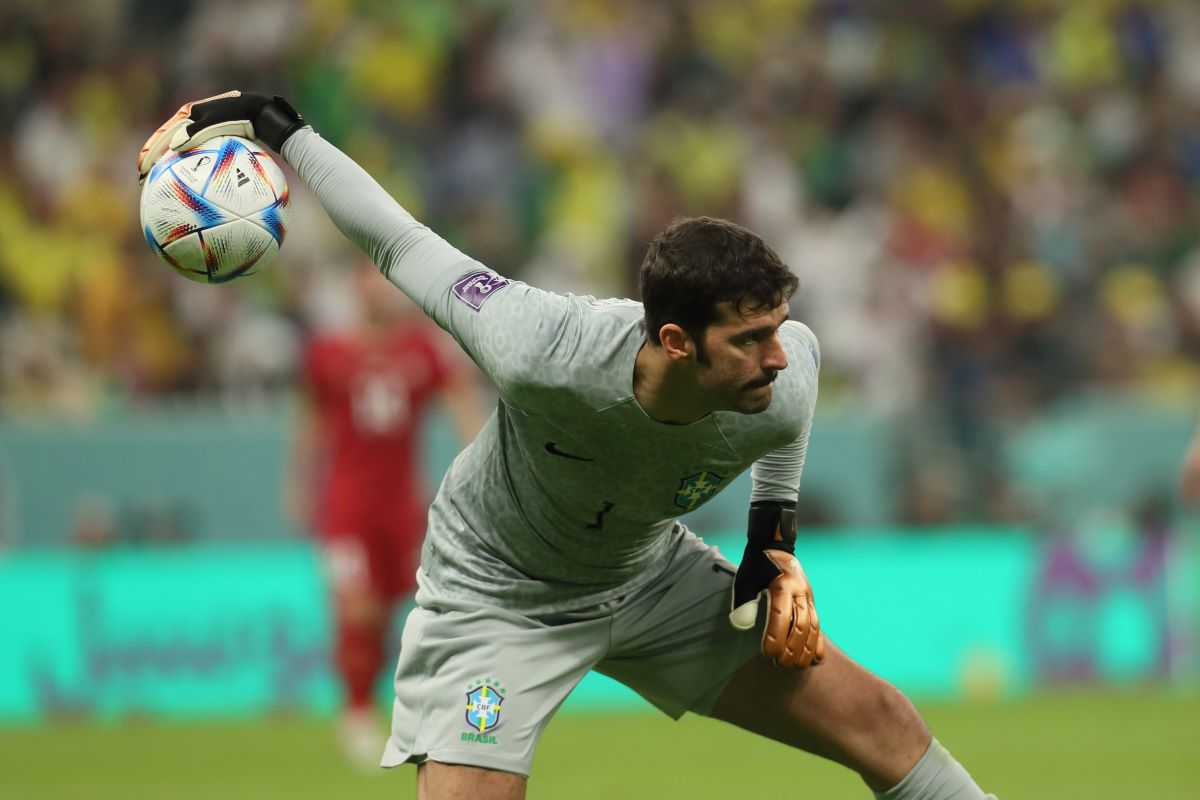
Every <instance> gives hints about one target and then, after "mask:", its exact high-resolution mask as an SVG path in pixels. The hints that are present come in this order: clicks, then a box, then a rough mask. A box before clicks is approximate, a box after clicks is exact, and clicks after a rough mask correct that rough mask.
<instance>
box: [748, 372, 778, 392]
mask: <svg viewBox="0 0 1200 800" xmlns="http://www.w3.org/2000/svg"><path fill="white" fill-rule="evenodd" d="M778 377H779V372H778V371H775V372H770V373H767V374H764V375H763V376H762V377H761V378H758V379H757V380H753V381H750V382H749V383H747V384H746V388H747V389H759V388H762V387H763V386H770V385H771V384H772V383H774V382H775V379H776V378H778Z"/></svg>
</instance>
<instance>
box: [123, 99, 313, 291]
mask: <svg viewBox="0 0 1200 800" xmlns="http://www.w3.org/2000/svg"><path fill="white" fill-rule="evenodd" d="M181 113H182V109H181ZM169 124H170V123H168V125H169ZM165 127H166V126H164V128H165ZM160 153H161V155H160V157H159V159H158V160H157V161H156V162H155V163H154V164H153V166H151V167H150V169H149V170H148V172H147V175H146V179H145V182H144V183H143V184H142V197H141V223H142V232H143V234H144V235H145V237H146V243H147V244H149V245H150V248H151V249H152V250H154V252H155V253H156V254H157V255H158V256H159V257H160V258H161V259H162V260H163V261H165V262H166V263H167V264H169V265H170V266H171V268H172V269H174V270H175V271H176V272H178V273H179V274H180V275H183V276H184V277H185V278H188V279H190V280H194V281H200V282H202V283H224V282H226V281H230V280H233V279H234V278H238V277H241V276H243V275H249V274H251V273H253V272H254V271H255V270H256V269H257V268H258V267H260V266H261V265H263V264H265V263H267V262H268V261H269V260H270V259H271V258H272V257H273V256H274V255H275V253H277V252H278V251H279V247H280V246H281V245H282V244H283V237H284V235H285V233H286V231H287V227H288V222H289V218H290V214H289V207H288V187H287V180H286V178H285V177H284V174H283V170H281V169H280V168H279V165H278V164H276V163H275V160H274V159H273V158H272V157H271V156H270V154H269V153H267V151H266V150H265V149H264V148H263V147H262V146H261V145H259V144H257V143H255V142H252V141H250V140H248V139H244V138H241V137H236V136H218V137H216V138H211V139H208V140H207V141H205V142H204V143H203V144H201V145H199V146H198V147H196V148H195V149H193V150H186V151H184V152H176V151H175V150H169V149H164V150H161V151H160Z"/></svg>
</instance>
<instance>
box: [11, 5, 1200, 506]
mask: <svg viewBox="0 0 1200 800" xmlns="http://www.w3.org/2000/svg"><path fill="white" fill-rule="evenodd" d="M76 6H78V8H76ZM134 31H137V32H136V33H133V32H134ZM213 31H220V32H221V33H220V35H214V34H213V33H212V32H213ZM235 86H241V87H245V88H257V89H266V90H277V91H280V92H281V93H284V94H287V95H289V96H291V97H294V98H295V100H296V102H297V105H298V106H299V107H301V108H304V109H305V110H306V112H307V113H309V114H310V116H311V117H312V119H313V121H314V122H315V123H316V125H317V127H318V128H319V129H320V130H321V131H322V132H323V133H324V134H325V135H327V136H329V137H330V138H332V139H334V140H335V141H337V143H338V144H339V145H340V146H342V147H344V148H345V149H346V150H348V151H349V152H350V153H351V155H353V156H354V157H355V158H357V159H358V160H359V161H360V162H362V163H363V164H364V165H365V166H366V167H367V168H368V169H369V170H370V171H371V172H372V173H373V174H375V175H378V176H381V179H382V180H383V182H384V183H385V184H386V185H387V188H388V189H389V190H390V191H392V192H393V193H395V194H396V195H397V196H398V198H399V199H400V200H401V201H402V202H403V203H404V204H405V205H406V206H407V207H409V208H410V209H411V210H412V211H413V212H414V213H415V214H416V215H417V216H418V217H419V218H422V219H425V220H426V221H428V222H429V223H430V224H431V226H432V227H434V228H435V229H436V230H439V231H442V232H445V233H447V234H448V236H449V238H450V239H451V240H453V241H456V243H458V244H461V245H462V246H463V248H464V249H465V250H466V251H467V252H470V253H472V254H474V255H476V256H477V257H479V258H481V259H482V260H484V261H485V262H487V263H489V264H491V265H492V266H494V267H496V268H497V269H500V270H501V271H503V272H505V273H506V274H512V275H515V276H518V277H523V278H525V279H527V280H529V281H531V282H533V283H536V284H538V285H542V286H544V287H546V288H550V289H554V288H559V287H563V286H572V287H576V288H578V287H579V286H584V287H587V288H586V290H587V291H591V292H594V293H597V294H602V295H610V294H628V293H630V292H631V291H633V289H632V287H631V283H630V280H629V276H630V274H631V271H632V268H633V266H634V265H636V264H637V263H638V261H639V260H640V256H641V253H642V250H643V248H644V246H645V243H646V241H647V240H648V237H649V232H650V231H654V230H657V229H659V228H661V227H662V225H663V224H664V223H665V222H666V221H667V220H669V219H670V218H671V217H672V216H674V215H677V214H694V213H706V214H713V215H724V216H728V217H730V218H733V219H735V220H739V221H742V222H745V223H746V224H748V225H750V226H751V227H752V228H754V229H756V230H761V231H763V232H764V234H765V235H766V238H767V239H768V241H769V242H770V243H771V244H772V245H774V246H775V247H776V248H777V249H778V250H779V251H780V253H781V254H783V255H784V257H785V258H786V259H787V260H788V261H789V263H791V264H792V265H793V267H794V268H795V269H796V271H797V272H798V273H799V275H800V277H801V291H800V293H799V295H798V296H797V298H796V300H795V304H796V308H795V313H796V314H797V316H799V317H801V318H803V319H805V320H807V321H808V322H809V323H810V324H811V325H812V327H813V328H814V330H815V331H816V332H817V334H818V335H819V336H820V337H821V339H822V342H823V354H824V382H823V387H822V402H823V403H825V404H835V405H853V406H855V407H858V408H864V409H868V410H869V411H870V412H871V413H874V414H877V415H880V416H882V417H884V418H886V419H888V420H891V421H894V422H895V423H896V428H897V430H903V429H920V430H923V431H928V432H930V435H931V436H933V437H934V439H933V440H932V441H930V442H928V443H927V450H928V451H930V452H937V453H939V454H945V455H944V457H943V456H941V455H939V456H938V458H936V459H935V460H934V461H933V462H930V463H926V462H921V461H920V460H919V459H920V456H918V455H917V454H916V451H915V450H912V449H910V448H901V449H902V450H903V451H904V452H906V453H911V454H912V455H911V456H910V457H909V458H907V459H902V460H901V463H898V464H897V465H896V470H897V478H898V482H904V483H905V484H906V485H907V486H908V487H909V488H908V489H907V490H906V493H907V496H908V500H907V501H906V503H907V506H906V508H907V510H906V512H905V513H906V514H907V516H908V517H909V518H910V519H912V520H914V521H917V520H929V519H938V520H946V521H953V520H989V519H996V518H998V517H1004V516H1005V515H1007V514H1009V513H1011V512H1012V505H1011V503H1008V502H1007V501H1004V500H1003V499H1002V498H1004V497H1006V496H1008V492H1007V490H1006V489H1005V487H1004V486H1003V480H1002V476H1001V475H1000V474H998V473H997V471H996V470H995V469H994V465H995V460H996V458H997V445H998V442H999V441H1001V440H1002V439H1003V437H1004V435H1005V433H1006V432H1008V431H1009V430H1011V429H1012V428H1013V427H1014V426H1018V425H1020V424H1021V423H1022V422H1023V421H1025V420H1027V419H1029V418H1030V416H1032V415H1034V414H1036V413H1038V412H1039V411H1040V410H1042V409H1044V408H1046V407H1048V406H1049V405H1050V404H1052V403H1054V402H1056V401H1058V400H1060V399H1062V398H1064V397H1067V396H1069V395H1071V394H1073V393H1076V392H1080V391H1085V390H1087V389H1089V388H1093V387H1101V388H1104V389H1106V390H1110V391H1119V392H1132V393H1143V394H1153V395H1157V396H1167V397H1174V398H1187V397H1195V396H1196V394H1197V391H1198V390H1200V370H1198V369H1197V360H1196V357H1197V356H1198V355H1200V247H1198V245H1200V237H1198V236H1197V229H1196V226H1195V225H1194V219H1195V217H1196V214H1197V211H1198V208H1197V199H1196V198H1197V197H1200V191H1198V189H1200V4H1197V3H1195V2H1192V1H1191V0H1104V1H1103V2H1090V3H1080V2H1067V1H1066V0H1029V1H1028V2H1021V3H1012V2H1004V1H1003V0H971V2H951V1H950V0H945V1H944V2H929V3H919V4H915V3H903V2H898V0H878V2H871V3H846V2H842V1H841V0H748V2H744V3H731V2H724V1H723V0H703V1H702V2H682V1H681V0H672V1H671V2H663V3H655V4H645V3H637V2H634V0H580V2H573V3H558V2H551V0H533V2H527V3H511V2H504V1H503V0H469V1H468V2H462V3H453V4H449V3H443V2H440V1H439V0H416V2H408V3H403V4H388V3H370V2H364V1H363V0H357V1H352V2H325V1H324V0H251V1H250V2H238V3H233V2H219V3H194V2H189V1H188V0H173V1H172V2H161V3H149V2H144V0H114V1H112V2H86V3H82V4H72V8H71V10H70V11H69V12H68V11H67V10H65V7H61V8H60V7H59V6H55V5H54V4H36V3H28V2H19V3H10V4H6V5H5V6H4V7H3V9H0V110H2V111H3V113H4V116H5V119H6V120H11V123H12V124H11V125H9V126H6V127H5V129H4V130H3V131H0V231H2V233H0V314H3V319H0V328H2V329H3V331H4V333H3V335H2V336H0V380H2V384H0V403H2V406H0V410H2V411H3V413H6V414H14V413H50V414H73V415H86V414H88V413H91V410H93V409H95V408H96V407H99V406H102V405H105V404H111V403H113V402H127V403H147V402H157V401H159V400H161V399H163V398H166V397H170V396H177V395H181V394H182V395H210V394H216V395H219V396H224V397H227V398H229V397H232V398H236V399H238V400H240V401H247V402H262V401H268V402H269V401H270V400H271V398H272V397H274V395H276V394H278V393H279V392H281V391H286V390H287V389H288V387H289V386H290V384H291V382H292V381H293V380H294V379H295V376H296V370H297V366H298V360H297V354H298V352H299V341H300V336H301V335H302V332H303V330H305V328H306V327H307V326H308V325H310V324H312V322H313V319H312V318H311V315H312V314H319V313H324V312H323V311H321V309H322V308H323V305H324V302H323V301H322V300H321V299H320V298H319V297H316V298H315V299H314V296H308V295H320V294H321V293H323V292H326V291H327V289H328V285H329V280H326V279H325V278H324V277H322V275H321V274H320V270H317V269H315V268H312V267H311V265H312V264H320V263H333V262H336V260H337V259H338V258H339V257H340V253H341V252H342V250H343V247H344V245H343V244H342V243H341V242H340V240H339V235H338V234H337V232H336V231H334V230H333V229H332V228H331V227H330V226H329V225H328V224H327V223H325V222H324V221H323V220H322V219H320V218H319V217H313V216H312V215H309V216H306V215H305V210H304V209H305V207H306V206H310V207H311V206H313V205H314V204H313V203H312V201H311V200H310V199H308V198H307V197H305V196H303V194H302V193H297V195H296V196H295V202H294V208H295V209H296V221H295V224H294V225H293V229H292V231H291V233H290V239H289V241H288V242H286V243H285V245H284V248H283V251H282V253H281V255H280V256H279V258H278V261H277V263H276V264H275V265H273V266H271V267H268V268H267V269H266V270H265V271H264V272H263V273H261V274H259V275H258V276H256V277H255V278H253V279H250V280H247V281H243V282H239V283H235V284H233V285H230V286H227V287H220V288H218V287H200V286H191V285H187V286H185V285H184V282H183V281H179V280H178V279H176V278H174V277H173V276H171V275H170V273H169V271H167V270H166V269H165V268H163V267H162V266H161V265H159V264H156V263H155V262H154V258H153V256H152V255H151V254H150V252H149V250H148V248H146V247H145V246H143V244H142V243H141V242H140V241H139V235H138V225H137V222H136V220H135V219H134V217H133V209H134V208H135V207H136V201H137V196H136V192H137V188H136V186H135V185H134V182H133V180H132V179H131V178H130V176H129V166H128V165H129V164H130V163H131V162H132V157H131V155H130V154H131V153H132V152H133V151H134V150H135V149H136V148H137V147H138V146H139V145H140V143H141V141H142V139H143V138H144V137H145V135H146V134H147V133H148V132H149V131H150V129H151V128H152V127H153V126H154V125H155V124H157V121H158V120H159V119H161V118H162V117H164V116H165V115H167V114H169V113H170V112H171V111H173V110H174V109H175V107H176V106H177V105H178V104H179V103H180V102H182V101H184V100H187V99H191V98H194V97H199V96H203V95H205V94H208V93H212V92H215V91H218V90H223V89H226V88H230V87H235ZM362 120H369V123H364V124H359V122H360V121H362ZM314 219H315V220H316V221H313V220H314ZM282 270H300V271H311V272H312V276H311V280H303V281H299V282H297V283H298V285H300V286H302V287H305V288H303V289H302V290H301V294H299V295H297V294H296V293H294V292H292V291H291V290H289V289H287V288H284V285H285V284H286V285H291V283H292V282H287V281H279V282H277V281H274V280H273V279H272V277H271V275H272V272H273V271H282ZM314 309H315V310H314ZM948 465H954V466H953V467H950V466H948ZM949 472H955V473H956V474H955V476H954V480H945V479H944V478H945V473H949ZM922 487H926V488H922Z"/></svg>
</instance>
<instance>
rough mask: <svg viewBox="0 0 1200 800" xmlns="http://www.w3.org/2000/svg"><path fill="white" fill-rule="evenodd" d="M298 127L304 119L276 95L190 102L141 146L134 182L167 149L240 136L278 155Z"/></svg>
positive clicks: (251, 94) (235, 94)
mask: <svg viewBox="0 0 1200 800" xmlns="http://www.w3.org/2000/svg"><path fill="white" fill-rule="evenodd" d="M302 127H304V120H303V119H302V118H301V117H300V115H299V114H297V113H296V109H294V108H292V106H291V104H289V103H288V101H287V100H284V99H283V98H282V97H279V96H278V95H276V96H274V97H272V96H271V95H267V94H258V93H257V92H239V91H232V92H225V94H218V95H215V96H213V97H206V98H204V99H203V100H193V101H192V102H190V103H184V104H183V105H182V106H180V107H179V110H178V111H176V112H175V116H173V117H171V118H170V119H169V120H167V121H166V122H164V123H163V124H162V127H160V128H159V129H158V130H156V131H155V132H154V133H153V134H151V136H150V138H149V139H147V140H146V143H145V144H144V145H142V152H141V153H139V154H138V180H144V179H145V177H146V174H147V173H149V172H150V168H151V167H153V166H154V165H155V163H157V162H158V160H159V159H160V158H162V155H163V153H165V152H167V149H168V148H170V149H171V150H190V149H192V148H193V147H196V146H197V145H199V144H202V143H204V142H206V141H208V140H209V139H211V138H213V137H214V136H241V137H243V138H245V139H258V140H259V141H260V142H262V143H264V144H266V145H267V146H268V147H270V148H271V149H272V150H274V151H275V152H276V153H278V152H280V151H281V150H282V149H283V143H284V142H285V141H287V138H288V137H289V136H291V135H292V134H293V133H295V132H296V131H298V130H300V129H301V128H302Z"/></svg>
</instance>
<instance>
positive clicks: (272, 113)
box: [254, 95, 304, 153]
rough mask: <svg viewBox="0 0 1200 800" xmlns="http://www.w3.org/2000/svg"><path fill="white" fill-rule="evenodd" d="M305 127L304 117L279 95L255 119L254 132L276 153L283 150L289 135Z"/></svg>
mask: <svg viewBox="0 0 1200 800" xmlns="http://www.w3.org/2000/svg"><path fill="white" fill-rule="evenodd" d="M303 127H304V119H303V118H302V117H301V116H300V114H299V113H298V112H297V111H296V109H294V108H292V106H291V104H290V103H289V102H288V101H287V100H284V99H283V98H282V97H280V96H279V95H275V96H274V97H273V98H271V101H270V102H269V103H267V104H266V105H265V106H263V109H262V111H261V112H260V113H259V115H258V118H257V119H256V120H254V133H255V135H256V136H258V138H259V139H261V140H262V141H263V142H265V143H266V145H267V146H268V147H270V148H271V149H272V150H274V151H275V152H276V153H281V152H283V143H284V142H286V141H287V139H288V137H289V136H291V135H292V134H293V133H295V132H296V131H298V130H300V129H301V128H303Z"/></svg>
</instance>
